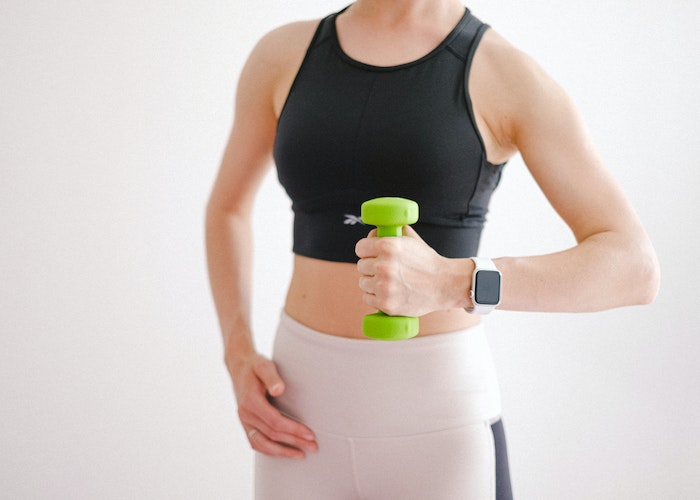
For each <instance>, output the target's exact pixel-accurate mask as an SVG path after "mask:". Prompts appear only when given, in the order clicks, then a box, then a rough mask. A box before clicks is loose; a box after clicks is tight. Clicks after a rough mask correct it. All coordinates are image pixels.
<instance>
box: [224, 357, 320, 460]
mask: <svg viewBox="0 0 700 500" xmlns="http://www.w3.org/2000/svg"><path fill="white" fill-rule="evenodd" d="M229 372H230V374H231V379H232V381H233V388H234V392H235V394H236V401H237V402H238V416H239V418H240V420H241V423H242V424H243V429H244V430H245V432H246V435H247V436H248V441H249V442H250V445H251V446H252V448H253V449H254V450H255V451H258V452H260V453H263V454H265V455H269V456H271V457H280V458H296V459H302V458H304V457H305V456H306V455H305V452H315V451H316V450H317V449H318V444H317V443H316V437H315V436H314V433H313V432H312V431H311V429H309V428H308V427H306V426H305V425H303V424H300V423H299V422H296V421H294V420H292V419H289V418H287V417H285V416H284V415H282V414H281V413H280V412H279V410H277V408H275V407H274V406H273V405H272V404H271V403H270V401H269V400H268V397H267V396H268V395H269V396H270V397H279V396H281V395H282V393H284V390H285V385H284V382H283V381H282V378H281V377H280V375H279V373H278V372H277V367H276V366H275V364H274V363H273V362H272V361H270V360H269V359H267V358H266V357H264V356H262V355H260V354H257V353H255V352H253V353H251V354H249V355H247V356H246V357H244V358H243V359H240V358H239V359H238V360H237V361H236V362H234V363H231V366H230V367H229Z"/></svg>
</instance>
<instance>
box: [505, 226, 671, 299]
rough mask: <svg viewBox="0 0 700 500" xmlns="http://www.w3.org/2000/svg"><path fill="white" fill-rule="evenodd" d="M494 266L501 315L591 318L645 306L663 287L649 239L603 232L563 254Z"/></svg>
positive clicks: (515, 259) (508, 259)
mask: <svg viewBox="0 0 700 500" xmlns="http://www.w3.org/2000/svg"><path fill="white" fill-rule="evenodd" d="M494 262H495V263H496V266H497V267H498V269H499V270H500V271H501V273H502V274H503V289H502V297H501V304H500V305H499V309H503V310H518V311H542V312H589V311H600V310H605V309H612V308H615V307H621V306H629V305H640V304H647V303H649V302H651V301H652V300H654V298H655V296H656V294H657V291H658V286H659V271H658V263H657V261H656V254H655V253H654V250H653V249H652V248H651V244H650V243H649V241H648V239H647V238H646V236H645V235H639V236H630V235H623V234H619V233H616V232H612V231H611V232H603V233H598V234H595V235H592V236H590V237H589V238H587V239H585V240H584V241H582V242H581V243H579V244H578V245H576V246H575V247H572V248H570V249H568V250H564V251H561V252H557V253H553V254H548V255H541V256H533V257H503V258H498V259H494Z"/></svg>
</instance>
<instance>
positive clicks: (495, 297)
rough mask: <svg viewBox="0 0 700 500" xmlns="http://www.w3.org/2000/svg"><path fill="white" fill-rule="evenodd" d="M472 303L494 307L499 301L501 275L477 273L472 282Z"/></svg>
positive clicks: (485, 271)
mask: <svg viewBox="0 0 700 500" xmlns="http://www.w3.org/2000/svg"><path fill="white" fill-rule="evenodd" d="M474 301H475V302H476V303H477V304H483V305H486V306H495V305H498V303H499V302H500V301H501V273H499V272H498V271H488V270H481V271H477V273H476V279H475V280H474Z"/></svg>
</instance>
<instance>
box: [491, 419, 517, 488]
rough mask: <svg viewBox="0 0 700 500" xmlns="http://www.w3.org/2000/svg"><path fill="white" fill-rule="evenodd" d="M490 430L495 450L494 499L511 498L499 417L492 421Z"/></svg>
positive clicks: (506, 459)
mask: <svg viewBox="0 0 700 500" xmlns="http://www.w3.org/2000/svg"><path fill="white" fill-rule="evenodd" d="M491 432H492V433H493V442H494V448H495V450H496V500H513V488H512V487H511V484H510V468H509V466H508V449H507V447H506V434H505V431H504V429H503V421H502V420H500V419H499V420H497V421H496V422H494V423H493V424H492V425H491Z"/></svg>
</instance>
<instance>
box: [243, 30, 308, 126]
mask: <svg viewBox="0 0 700 500" xmlns="http://www.w3.org/2000/svg"><path fill="white" fill-rule="evenodd" d="M319 22H320V20H319V19H315V20H309V21H297V22H293V23H289V24H285V25H283V26H280V27H278V28H275V29H274V30H272V31H270V32H268V33H266V34H265V35H264V36H263V37H262V38H261V39H260V40H259V41H258V42H257V43H256V45H255V47H254V48H253V50H252V51H251V53H250V56H249V57H248V60H247V61H246V63H245V66H244V67H243V71H242V72H241V76H240V82H239V95H242V99H240V100H247V101H249V102H250V103H251V104H253V103H254V102H255V101H256V99H252V98H250V96H251V95H256V96H258V97H259V98H260V99H262V100H263V102H264V103H265V104H266V105H271V108H272V109H273V110H274V112H275V114H278V113H279V110H280V108H281V105H282V103H283V102H284V100H285V98H286V93H287V92H288V91H289V87H290V86H291V82H292V81H293V80H294V76H295V75H296V73H297V71H298V70H299V67H300V66H301V63H302V61H303V60H304V55H305V54H306V51H307V49H308V47H309V44H310V43H311V40H312V39H313V36H314V33H315V32H316V29H317V27H318V25H319ZM243 104H244V103H241V105H243ZM259 104H260V101H258V105H259Z"/></svg>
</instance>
